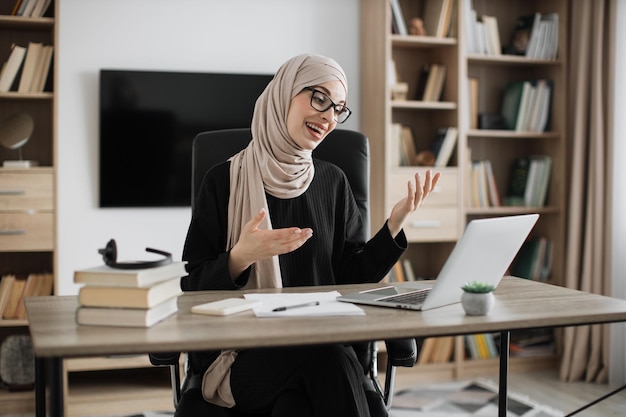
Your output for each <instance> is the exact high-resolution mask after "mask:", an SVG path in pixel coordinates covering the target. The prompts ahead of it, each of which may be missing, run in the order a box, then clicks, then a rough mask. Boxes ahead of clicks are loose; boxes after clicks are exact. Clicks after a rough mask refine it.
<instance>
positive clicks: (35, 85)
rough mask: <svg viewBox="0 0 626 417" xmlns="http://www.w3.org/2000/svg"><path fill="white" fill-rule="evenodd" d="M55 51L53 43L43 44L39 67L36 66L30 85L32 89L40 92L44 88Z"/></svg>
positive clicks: (38, 62)
mask: <svg viewBox="0 0 626 417" xmlns="http://www.w3.org/2000/svg"><path fill="white" fill-rule="evenodd" d="M53 51H54V47H53V46H52V45H44V46H43V50H42V51H41V56H40V58H39V60H38V61H37V67H36V68H35V73H34V75H33V80H32V82H31V85H30V91H32V92H38V93H40V92H42V91H43V90H44V87H45V85H46V80H47V79H48V74H49V73H50V66H51V64H52V54H53Z"/></svg>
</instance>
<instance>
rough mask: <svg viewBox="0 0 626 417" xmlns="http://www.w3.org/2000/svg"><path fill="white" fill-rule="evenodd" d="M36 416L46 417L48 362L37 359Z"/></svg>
mask: <svg viewBox="0 0 626 417" xmlns="http://www.w3.org/2000/svg"><path fill="white" fill-rule="evenodd" d="M35 416H37V417H46V360H45V359H43V358H38V357H35Z"/></svg>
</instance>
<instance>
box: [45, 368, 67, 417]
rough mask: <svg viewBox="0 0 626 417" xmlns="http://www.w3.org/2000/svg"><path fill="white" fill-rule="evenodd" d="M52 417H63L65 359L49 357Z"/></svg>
mask: <svg viewBox="0 0 626 417" xmlns="http://www.w3.org/2000/svg"><path fill="white" fill-rule="evenodd" d="M48 364H49V365H50V369H49V376H50V378H49V380H48V387H49V389H50V417H63V414H64V410H63V405H64V404H65V401H64V399H63V359H61V358H49V359H48Z"/></svg>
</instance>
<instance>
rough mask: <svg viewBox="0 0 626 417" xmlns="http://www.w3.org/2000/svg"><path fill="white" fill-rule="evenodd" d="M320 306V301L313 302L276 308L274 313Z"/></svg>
mask: <svg viewBox="0 0 626 417" xmlns="http://www.w3.org/2000/svg"><path fill="white" fill-rule="evenodd" d="M318 305H320V302H319V301H311V302H310V303H303V304H294V305H292V306H282V307H276V308H275V309H273V310H272V311H285V310H291V309H292V308H298V307H308V306H318Z"/></svg>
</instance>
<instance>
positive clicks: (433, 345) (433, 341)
mask: <svg viewBox="0 0 626 417" xmlns="http://www.w3.org/2000/svg"><path fill="white" fill-rule="evenodd" d="M453 352H454V336H443V337H428V338H426V339H424V341H423V342H422V346H421V347H420V351H419V356H418V357H417V364H418V365H425V364H428V363H448V362H450V361H451V360H452V353H453Z"/></svg>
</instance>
